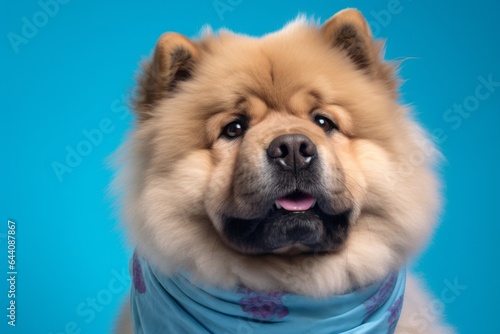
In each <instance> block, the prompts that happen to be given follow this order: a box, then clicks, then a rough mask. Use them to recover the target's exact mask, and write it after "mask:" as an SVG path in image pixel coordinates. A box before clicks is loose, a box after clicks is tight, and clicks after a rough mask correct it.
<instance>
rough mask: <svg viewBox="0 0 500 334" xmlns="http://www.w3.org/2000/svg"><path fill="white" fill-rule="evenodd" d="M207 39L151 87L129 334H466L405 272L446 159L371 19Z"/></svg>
mask: <svg viewBox="0 0 500 334" xmlns="http://www.w3.org/2000/svg"><path fill="white" fill-rule="evenodd" d="M201 35H202V36H201V37H200V38H199V39H196V40H192V39H188V38H186V37H184V36H182V35H180V34H177V33H166V34H164V35H162V36H161V37H160V39H159V40H158V43H157V45H156V48H155V50H154V54H153V56H152V58H151V59H150V60H149V61H147V62H146V63H145V64H144V66H143V68H142V72H141V75H140V77H139V80H138V89H137V93H136V97H135V100H134V109H135V112H136V116H137V121H136V124H135V128H134V129H133V132H132V133H131V136H130V138H129V140H128V142H127V143H126V144H125V145H124V146H123V148H122V151H123V152H124V153H123V154H122V155H123V157H122V158H123V159H122V160H120V161H121V162H120V163H121V170H120V172H119V175H118V177H117V179H116V180H115V187H116V188H117V189H118V192H119V193H120V194H121V195H122V198H121V206H122V208H123V217H124V222H125V225H126V229H127V232H128V235H129V236H130V240H131V242H132V243H133V246H134V247H135V252H134V255H133V259H132V261H131V272H132V274H133V286H132V289H131V290H132V292H131V298H130V303H129V304H127V305H126V306H125V308H124V311H123V314H122V316H121V318H120V320H119V323H118V329H117V332H118V333H131V332H133V331H135V332H136V333H148V334H150V333H392V332H396V333H449V332H452V329H451V328H450V327H448V326H447V325H445V324H444V323H443V321H442V319H441V315H440V314H435V313H433V312H423V310H429V308H430V304H431V297H430V296H429V295H428V294H427V293H426V292H425V291H424V289H422V288H421V285H420V284H419V282H418V281H417V280H416V279H415V277H414V276H413V275H411V274H410V273H408V275H406V270H405V266H406V265H407V263H408V261H409V260H410V259H411V258H412V256H413V255H415V254H416V253H417V252H418V251H419V250H420V249H421V248H422V247H423V245H425V243H426V241H427V240H428V238H429V236H430V235H431V233H432V231H433V228H434V226H435V221H436V215H437V214H438V213H439V209H440V196H439V182H438V180H437V178H436V175H435V172H434V171H433V169H434V168H433V166H434V163H435V160H436V157H438V156H439V154H438V152H437V151H436V150H435V149H434V148H433V146H432V144H431V142H430V140H428V139H427V136H426V134H425V132H424V131H423V130H422V129H421V127H420V126H419V125H418V124H417V123H416V122H415V121H414V119H413V118H412V116H411V114H410V112H409V111H408V110H407V108H406V107H405V106H402V105H401V104H400V103H399V102H398V88H399V81H398V79H397V76H396V73H395V72H396V70H397V64H396V63H393V62H387V61H384V60H383V54H382V53H383V43H381V42H380V41H376V40H374V39H373V37H372V34H371V31H370V28H369V26H368V24H367V22H366V21H365V19H364V18H363V16H362V14H361V13H360V12H358V11H357V10H355V9H346V10H343V11H340V12H338V13H337V14H335V15H334V16H333V17H331V18H330V19H329V20H327V21H326V22H325V23H324V24H322V25H319V24H318V23H317V22H314V21H312V20H308V19H306V18H304V17H299V18H297V19H296V20H295V21H293V22H291V23H289V24H288V25H286V26H285V27H284V28H283V29H282V30H280V31H278V32H275V33H271V34H268V35H265V36H263V37H261V38H253V37H249V36H244V35H239V34H234V33H232V32H230V31H226V30H222V31H219V32H217V33H213V32H211V31H210V29H208V28H207V29H205V30H204V31H203V33H202V34H201ZM403 296H404V297H403ZM423 313H425V317H424V316H422V314H423Z"/></svg>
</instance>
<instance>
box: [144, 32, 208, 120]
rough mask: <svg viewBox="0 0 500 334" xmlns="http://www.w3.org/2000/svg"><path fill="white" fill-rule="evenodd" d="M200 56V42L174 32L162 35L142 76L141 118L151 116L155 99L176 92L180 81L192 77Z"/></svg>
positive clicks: (156, 100) (157, 99)
mask: <svg viewBox="0 0 500 334" xmlns="http://www.w3.org/2000/svg"><path fill="white" fill-rule="evenodd" d="M199 57H200V50H199V48H198V46H197V45H196V44H195V43H194V42H193V41H191V40H189V39H188V38H187V37H184V36H183V35H180V34H177V33H172V32H170V33H165V34H163V35H162V36H161V37H160V39H159V40H158V42H157V44H156V48H155V50H154V54H153V57H152V59H151V60H150V61H149V62H147V63H146V64H145V65H144V67H143V74H142V76H141V77H140V78H139V88H138V91H137V96H136V101H135V104H136V111H137V113H138V116H139V120H144V119H147V118H149V117H150V116H151V110H152V109H153V107H154V105H155V103H157V102H158V101H159V100H160V99H163V98H165V97H168V96H172V95H173V94H175V92H176V91H177V90H178V88H179V85H180V83H181V82H182V81H186V80H189V79H190V78H191V76H192V74H193V70H194V67H195V65H196V63H197V61H198V60H199Z"/></svg>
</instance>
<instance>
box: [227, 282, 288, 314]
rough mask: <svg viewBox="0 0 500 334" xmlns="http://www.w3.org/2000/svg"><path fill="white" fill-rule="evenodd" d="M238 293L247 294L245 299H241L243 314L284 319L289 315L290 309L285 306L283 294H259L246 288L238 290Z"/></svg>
mask: <svg viewBox="0 0 500 334" xmlns="http://www.w3.org/2000/svg"><path fill="white" fill-rule="evenodd" d="M236 292H238V293H243V294H245V297H243V298H241V299H240V306H241V309H242V310H243V312H245V313H247V314H250V315H252V316H254V317H256V318H259V319H270V318H278V319H282V318H284V317H286V316H287V315H288V313H289V311H288V308H287V307H286V306H285V305H283V301H282V297H283V295H284V293H283V292H270V293H259V292H256V291H254V290H252V289H249V288H245V287H240V288H238V290H237V291H236Z"/></svg>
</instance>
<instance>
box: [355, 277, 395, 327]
mask: <svg viewBox="0 0 500 334" xmlns="http://www.w3.org/2000/svg"><path fill="white" fill-rule="evenodd" d="M396 281H397V274H392V275H391V276H389V278H387V279H386V280H385V282H384V283H383V284H382V286H381V287H380V289H379V290H378V291H377V293H375V294H374V295H373V296H371V297H370V299H368V300H367V301H366V302H365V303H364V304H365V308H366V311H367V315H366V317H365V321H366V319H368V318H370V317H371V316H372V315H373V313H375V312H376V311H377V310H378V309H379V308H380V306H381V305H383V304H384V303H385V302H386V301H387V299H389V296H390V295H391V293H392V291H393V290H394V286H395V285H396ZM397 316H399V313H398V314H397ZM397 316H396V319H397ZM392 317H393V315H392V313H391V318H392ZM363 322H364V321H363Z"/></svg>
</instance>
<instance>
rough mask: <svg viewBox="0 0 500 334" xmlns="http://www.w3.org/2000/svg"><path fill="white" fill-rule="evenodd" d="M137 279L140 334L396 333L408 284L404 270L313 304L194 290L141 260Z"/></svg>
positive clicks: (134, 297)
mask: <svg viewBox="0 0 500 334" xmlns="http://www.w3.org/2000/svg"><path fill="white" fill-rule="evenodd" d="M132 273H133V285H134V286H133V288H132V293H131V307H132V318H133V322H134V332H135V333H136V334H142V333H144V334H153V333H154V334H156V333H217V334H230V333H231V334H232V333H242V334H243V333H272V334H280V333H283V334H284V333H286V334H289V333H314V334H323V333H324V334H332V333H356V334H363V333H376V334H380V333H394V329H395V327H396V324H397V322H398V319H399V314H400V313H401V307H402V306H403V293H404V288H405V280H406V272H405V270H404V269H402V270H401V271H400V272H399V273H395V274H392V275H390V276H389V277H387V278H386V279H385V280H384V281H383V282H379V283H376V284H373V285H370V286H367V287H365V288H363V289H360V290H357V291H354V292H351V293H347V294H343V295H335V296H331V297H328V298H311V297H305V296H300V295H294V294H288V293H284V292H271V293H269V292H266V293H264V292H257V291H254V290H252V289H249V288H245V287H235V288H233V289H230V290H222V289H219V288H216V287H213V286H205V285H194V284H193V283H192V282H191V281H190V279H189V275H186V274H176V275H173V276H170V277H167V276H164V275H162V274H161V273H160V272H159V271H158V270H156V269H155V268H153V267H151V266H150V265H149V263H148V262H147V261H146V260H144V259H143V258H141V257H139V256H138V255H137V254H134V257H133V261H132Z"/></svg>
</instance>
